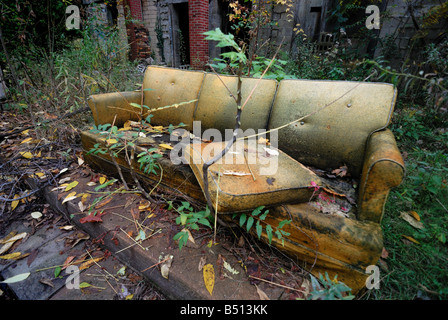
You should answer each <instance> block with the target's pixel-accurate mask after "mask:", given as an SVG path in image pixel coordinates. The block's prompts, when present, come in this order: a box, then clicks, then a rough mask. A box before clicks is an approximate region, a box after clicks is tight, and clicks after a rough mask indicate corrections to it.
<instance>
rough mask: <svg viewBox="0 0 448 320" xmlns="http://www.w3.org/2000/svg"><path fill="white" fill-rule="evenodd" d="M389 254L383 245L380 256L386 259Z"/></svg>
mask: <svg viewBox="0 0 448 320" xmlns="http://www.w3.org/2000/svg"><path fill="white" fill-rule="evenodd" d="M388 256H389V252H388V251H387V250H386V248H384V247H383V251H382V252H381V258H383V259H387V257H388Z"/></svg>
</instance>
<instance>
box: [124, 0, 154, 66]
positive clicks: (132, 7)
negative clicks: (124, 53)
mask: <svg viewBox="0 0 448 320" xmlns="http://www.w3.org/2000/svg"><path fill="white" fill-rule="evenodd" d="M123 5H124V10H125V14H126V15H128V14H130V16H131V17H132V18H133V19H136V20H139V21H141V23H127V24H126V31H127V34H128V42H129V45H130V47H131V48H130V52H129V54H130V59H131V60H143V59H147V58H149V57H150V55H151V44H150V41H149V31H148V29H147V28H146V27H145V25H144V24H143V10H142V2H141V0H125V1H124V2H123ZM128 10H129V11H128Z"/></svg>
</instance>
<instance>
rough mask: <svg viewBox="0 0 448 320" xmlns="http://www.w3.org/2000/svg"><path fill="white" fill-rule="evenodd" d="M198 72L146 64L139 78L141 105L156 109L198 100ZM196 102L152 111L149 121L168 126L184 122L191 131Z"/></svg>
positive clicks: (199, 78) (199, 79)
mask: <svg viewBox="0 0 448 320" xmlns="http://www.w3.org/2000/svg"><path fill="white" fill-rule="evenodd" d="M204 74H205V73H204V72H202V71H188V70H179V69H173V68H164V67H155V66H150V67H148V68H147V69H146V72H145V78H144V80H143V88H144V89H145V92H144V95H145V100H144V102H145V105H147V106H148V107H150V108H151V109H157V108H160V107H164V106H169V105H172V104H176V103H182V102H187V101H191V100H194V99H198V97H199V92H200V90H201V86H202V81H203V79H204ZM196 104H197V102H193V103H189V104H185V105H181V106H179V107H177V108H168V109H165V110H160V111H155V112H154V113H153V118H152V120H151V123H155V124H157V125H162V126H168V125H170V124H172V125H178V124H179V123H181V122H182V123H184V124H186V125H187V127H186V128H187V129H188V130H191V129H192V125H193V113H194V110H195V107H196Z"/></svg>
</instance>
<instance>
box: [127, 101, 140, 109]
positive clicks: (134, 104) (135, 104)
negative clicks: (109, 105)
mask: <svg viewBox="0 0 448 320" xmlns="http://www.w3.org/2000/svg"><path fill="white" fill-rule="evenodd" d="M129 105H131V106H133V107H136V108H139V109H142V106H141V105H139V104H138V103H134V102H131V103H130V104H129Z"/></svg>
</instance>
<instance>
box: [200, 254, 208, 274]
mask: <svg viewBox="0 0 448 320" xmlns="http://www.w3.org/2000/svg"><path fill="white" fill-rule="evenodd" d="M206 262H207V257H205V256H202V257H201V259H200V260H199V265H198V271H201V270H202V268H204V266H205V264H206Z"/></svg>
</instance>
